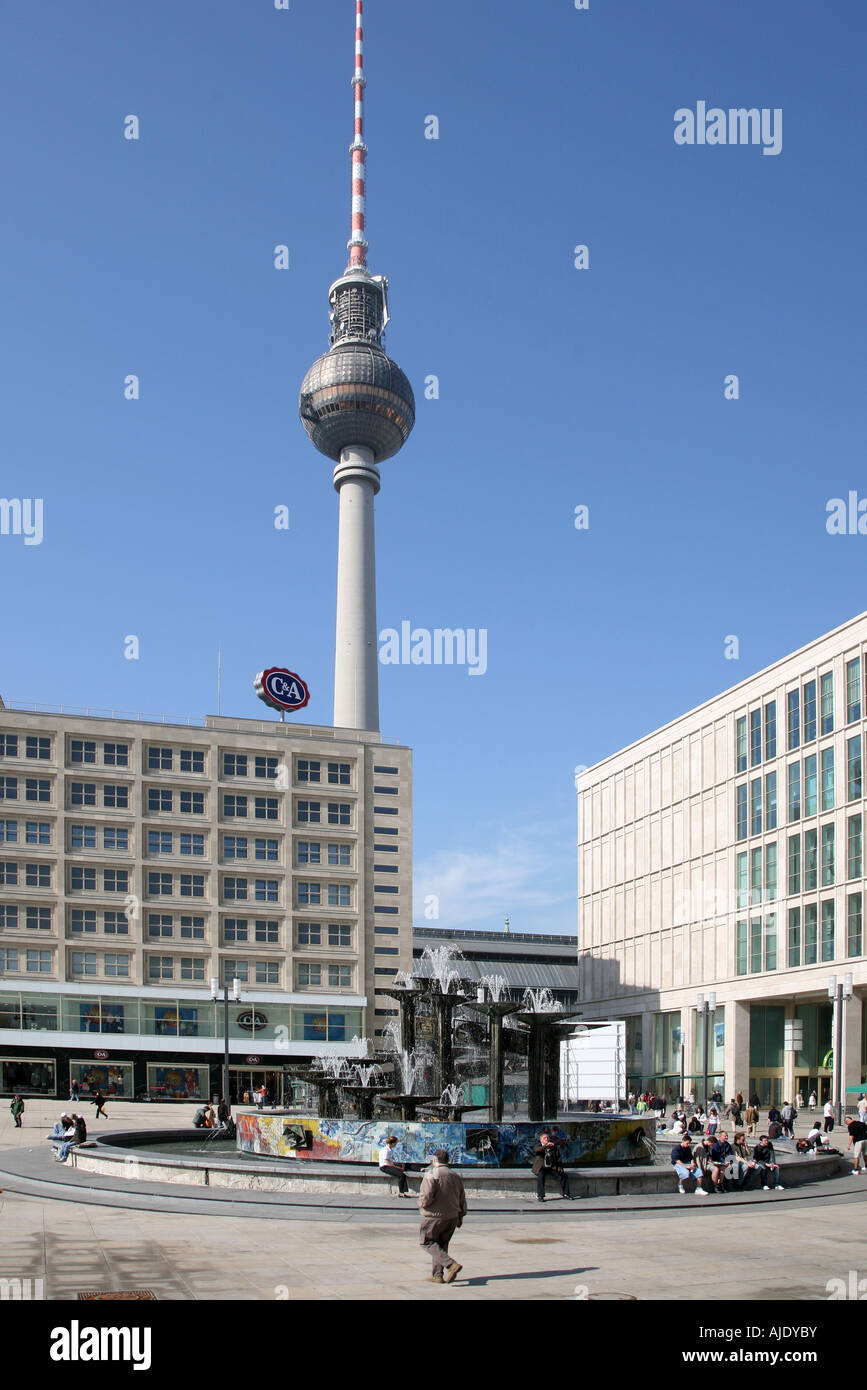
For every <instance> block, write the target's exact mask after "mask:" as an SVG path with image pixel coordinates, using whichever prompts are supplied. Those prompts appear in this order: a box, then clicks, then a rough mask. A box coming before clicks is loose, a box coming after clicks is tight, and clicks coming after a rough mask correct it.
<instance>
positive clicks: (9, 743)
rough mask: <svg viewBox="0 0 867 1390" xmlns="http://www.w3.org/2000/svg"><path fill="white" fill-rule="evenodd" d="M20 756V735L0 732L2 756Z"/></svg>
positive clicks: (0, 756) (0, 755)
mask: <svg viewBox="0 0 867 1390" xmlns="http://www.w3.org/2000/svg"><path fill="white" fill-rule="evenodd" d="M17 757H18V735H17V734H0V758H17Z"/></svg>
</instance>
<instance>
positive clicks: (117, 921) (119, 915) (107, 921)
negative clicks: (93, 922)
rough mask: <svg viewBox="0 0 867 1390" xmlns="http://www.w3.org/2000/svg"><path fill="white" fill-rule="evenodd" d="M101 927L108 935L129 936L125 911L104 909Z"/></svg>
mask: <svg viewBox="0 0 867 1390" xmlns="http://www.w3.org/2000/svg"><path fill="white" fill-rule="evenodd" d="M102 929H103V931H104V932H106V934H107V935H109V936H129V923H128V921H127V919H126V913H125V912H109V911H107V910H106V911H105V912H104V913H103V915H102Z"/></svg>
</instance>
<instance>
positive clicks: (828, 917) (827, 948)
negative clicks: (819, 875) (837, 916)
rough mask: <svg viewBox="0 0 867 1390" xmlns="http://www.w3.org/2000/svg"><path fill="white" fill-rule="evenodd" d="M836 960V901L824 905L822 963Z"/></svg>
mask: <svg viewBox="0 0 867 1390" xmlns="http://www.w3.org/2000/svg"><path fill="white" fill-rule="evenodd" d="M833 959H834V899H833V898H826V899H825V901H824V902H823V903H822V961H823V963H824V962H826V961H829V960H833Z"/></svg>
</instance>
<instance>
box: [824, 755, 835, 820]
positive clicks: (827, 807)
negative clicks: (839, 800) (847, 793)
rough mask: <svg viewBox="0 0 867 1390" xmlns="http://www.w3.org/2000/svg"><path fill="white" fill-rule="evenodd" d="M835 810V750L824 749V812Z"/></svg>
mask: <svg viewBox="0 0 867 1390" xmlns="http://www.w3.org/2000/svg"><path fill="white" fill-rule="evenodd" d="M833 809H834V750H833V748H823V749H822V810H823V811H833Z"/></svg>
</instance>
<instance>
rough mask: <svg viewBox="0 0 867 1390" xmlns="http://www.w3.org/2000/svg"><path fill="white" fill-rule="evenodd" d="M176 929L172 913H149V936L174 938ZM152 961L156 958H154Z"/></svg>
mask: <svg viewBox="0 0 867 1390" xmlns="http://www.w3.org/2000/svg"><path fill="white" fill-rule="evenodd" d="M174 934H175V929H174V925H173V923H172V917H171V913H168V912H149V913H148V936H150V937H164V936H174ZM151 959H152V960H155V959H156V957H155V956H152V957H151Z"/></svg>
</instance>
